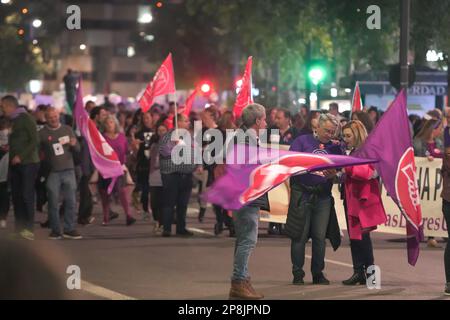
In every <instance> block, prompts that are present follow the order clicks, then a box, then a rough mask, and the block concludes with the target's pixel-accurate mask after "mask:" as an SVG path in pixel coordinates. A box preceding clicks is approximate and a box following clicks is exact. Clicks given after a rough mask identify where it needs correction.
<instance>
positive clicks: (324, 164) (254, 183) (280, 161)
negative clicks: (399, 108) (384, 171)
mask: <svg viewBox="0 0 450 320" xmlns="http://www.w3.org/2000/svg"><path fill="white" fill-rule="evenodd" d="M240 147H241V148H245V150H244V151H243V152H242V151H241V150H239V151H238V149H239V148H240ZM242 154H252V155H255V157H257V161H255V159H252V158H248V159H246V160H247V161H245V164H234V163H236V161H235V160H236V159H235V157H236V155H238V157H239V155H242ZM373 162H376V160H369V159H360V158H354V157H347V156H337V155H323V154H320V155H319V154H311V153H301V152H292V151H284V150H273V149H264V148H257V147H255V146H244V145H236V146H235V148H234V152H233V151H232V152H229V153H228V155H227V164H226V173H225V175H224V176H222V177H220V178H219V179H218V180H217V181H216V182H215V183H214V184H213V186H212V187H211V188H210V189H209V190H208V191H207V192H206V195H205V199H206V200H207V201H208V202H210V203H214V204H218V205H220V206H222V207H223V208H225V209H228V210H239V209H240V208H242V207H243V206H244V205H246V204H249V203H251V202H252V201H254V200H256V199H257V198H259V197H260V196H262V195H264V194H265V193H266V192H268V191H269V190H271V189H273V188H275V187H276V186H278V185H280V184H281V183H283V182H284V181H286V180H287V179H289V178H290V177H291V176H293V175H299V174H305V173H310V172H313V171H319V170H325V169H332V168H338V167H347V166H353V165H359V164H366V163H373Z"/></svg>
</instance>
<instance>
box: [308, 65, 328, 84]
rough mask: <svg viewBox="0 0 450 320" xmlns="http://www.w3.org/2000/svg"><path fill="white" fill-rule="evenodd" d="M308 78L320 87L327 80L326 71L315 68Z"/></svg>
mask: <svg viewBox="0 0 450 320" xmlns="http://www.w3.org/2000/svg"><path fill="white" fill-rule="evenodd" d="M308 76H309V79H310V80H311V82H312V83H313V84H314V85H318V84H319V82H321V81H322V80H323V79H324V78H325V70H324V69H323V68H321V67H313V68H312V69H311V70H310V71H309V73H308Z"/></svg>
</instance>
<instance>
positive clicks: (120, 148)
mask: <svg viewBox="0 0 450 320" xmlns="http://www.w3.org/2000/svg"><path fill="white" fill-rule="evenodd" d="M103 126H104V129H105V131H104V134H103V135H104V137H105V140H106V142H108V144H109V145H110V146H111V148H112V149H113V150H114V151H115V152H116V153H117V156H118V157H119V161H120V163H121V164H122V166H123V165H124V163H125V161H126V154H127V152H128V143H127V138H126V137H125V135H124V134H123V133H121V132H120V128H119V123H118V121H117V118H116V117H115V116H113V115H108V116H107V117H106V119H105V121H104V123H103ZM110 183H111V179H103V178H102V176H101V175H99V181H98V189H99V192H100V195H101V198H102V208H103V225H104V226H106V225H107V224H108V222H109V200H110V199H109V197H110V195H109V194H108V192H107V189H108V186H109V185H110ZM114 190H117V192H118V194H119V199H120V203H121V205H122V207H123V210H124V211H125V214H126V216H127V222H126V224H127V226H129V225H132V224H133V223H135V222H136V219H134V218H133V217H132V215H131V210H130V201H129V199H128V197H129V194H128V190H127V179H126V173H124V174H123V175H122V176H120V177H118V178H117V181H116V184H115V186H114Z"/></svg>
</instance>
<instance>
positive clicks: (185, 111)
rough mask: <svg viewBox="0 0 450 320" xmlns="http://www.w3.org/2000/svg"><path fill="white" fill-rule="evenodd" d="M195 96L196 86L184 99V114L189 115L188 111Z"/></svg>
mask: <svg viewBox="0 0 450 320" xmlns="http://www.w3.org/2000/svg"><path fill="white" fill-rule="evenodd" d="M196 96H197V88H195V90H194V92H192V94H191V95H190V96H189V97H188V98H187V99H186V107H185V108H184V114H185V115H186V116H187V117H189V113H190V112H191V110H192V104H193V103H194V100H195V97H196Z"/></svg>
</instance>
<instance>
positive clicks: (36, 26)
mask: <svg viewBox="0 0 450 320" xmlns="http://www.w3.org/2000/svg"><path fill="white" fill-rule="evenodd" d="M40 26H42V21H41V20H40V19H34V20H33V27H35V28H39V27H40Z"/></svg>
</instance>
